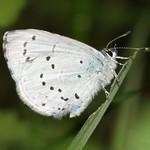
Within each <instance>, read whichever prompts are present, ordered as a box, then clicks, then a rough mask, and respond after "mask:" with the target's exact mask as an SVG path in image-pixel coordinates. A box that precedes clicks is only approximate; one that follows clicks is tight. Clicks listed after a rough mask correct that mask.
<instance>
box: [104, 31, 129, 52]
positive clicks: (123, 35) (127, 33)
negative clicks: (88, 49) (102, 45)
mask: <svg viewBox="0 0 150 150" xmlns="http://www.w3.org/2000/svg"><path fill="white" fill-rule="evenodd" d="M130 33H131V31H127V32H126V33H124V34H122V35H120V36H118V37H116V38H114V39H113V40H111V41H110V42H109V43H108V44H107V45H106V49H108V47H109V45H110V44H111V43H113V42H114V41H116V40H118V39H120V38H122V37H125V36H127V35H129V34H130Z"/></svg>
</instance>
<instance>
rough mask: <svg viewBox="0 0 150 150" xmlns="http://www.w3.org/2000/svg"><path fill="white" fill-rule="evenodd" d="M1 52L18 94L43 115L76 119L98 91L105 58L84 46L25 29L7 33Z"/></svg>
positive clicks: (62, 37)
mask: <svg viewBox="0 0 150 150" xmlns="http://www.w3.org/2000/svg"><path fill="white" fill-rule="evenodd" d="M3 48H4V53H5V58H6V60H7V63H8V67H9V69H10V70H11V75H12V77H13V79H14V80H15V82H16V87H17V91H18V94H19V95H20V97H21V99H22V100H23V101H24V103H26V104H27V105H28V106H30V107H31V108H32V109H33V110H35V111H36V112H39V113H41V114H43V115H47V116H54V117H55V118H61V117H62V116H64V115H66V114H70V117H75V116H78V115H80V113H81V112H82V111H83V110H84V109H85V108H86V107H87V105H88V104H89V103H90V101H91V100H92V96H94V95H95V93H96V92H97V91H98V90H99V89H100V88H101V84H100V80H99V78H100V76H99V74H98V73H97V72H96V70H97V69H98V67H99V68H102V67H103V65H104V64H103V61H104V60H105V57H104V55H103V54H102V53H100V52H98V51H97V50H95V49H94V48H92V47H90V46H88V45H86V44H83V43H81V42H78V41H76V40H73V39H70V38H67V37H64V36H60V35H57V34H52V33H49V32H46V31H42V30H34V29H27V30H15V31H11V32H7V33H6V34H5V35H4V44H3ZM112 78H113V76H112V77H111V79H112Z"/></svg>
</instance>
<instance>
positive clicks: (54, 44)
mask: <svg viewBox="0 0 150 150" xmlns="http://www.w3.org/2000/svg"><path fill="white" fill-rule="evenodd" d="M55 47H56V45H55V44H54V45H53V47H52V52H54V49H55Z"/></svg>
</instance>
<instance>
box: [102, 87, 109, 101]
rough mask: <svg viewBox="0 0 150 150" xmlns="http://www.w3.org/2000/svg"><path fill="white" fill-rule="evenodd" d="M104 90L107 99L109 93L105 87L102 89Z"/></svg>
mask: <svg viewBox="0 0 150 150" xmlns="http://www.w3.org/2000/svg"><path fill="white" fill-rule="evenodd" d="M102 90H103V91H104V92H105V95H106V98H107V97H108V96H109V92H108V91H107V90H106V89H105V87H102Z"/></svg>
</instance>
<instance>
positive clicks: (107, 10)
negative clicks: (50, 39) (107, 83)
mask: <svg viewBox="0 0 150 150" xmlns="http://www.w3.org/2000/svg"><path fill="white" fill-rule="evenodd" d="M25 28H36V29H43V30H47V31H49V32H54V33H58V34H61V35H65V36H68V37H71V38H74V39H77V40H79V41H82V42H84V43H87V44H88V45H91V46H93V47H95V48H96V49H98V50H100V49H102V48H103V47H105V46H106V44H107V43H108V42H109V41H110V40H112V39H113V38H115V37H116V36H119V35H121V34H123V33H125V32H126V31H128V30H131V31H132V34H131V35H129V36H128V37H126V38H123V39H120V40H118V41H116V44H117V46H133V47H148V46H149V47H150V42H149V41H150V1H149V0H132V1H131V0H120V1H119V0H116V1H115V0H112V1H106V0H101V1H100V0H72V1H71V0H39V1H37V0H11V1H10V0H0V39H1V40H0V42H1V44H2V37H3V34H4V32H6V31H8V30H15V29H25ZM112 46H114V45H112ZM132 54H133V51H131V50H124V51H121V52H119V55H121V56H130V55H132ZM0 64H1V65H0V66H1V67H0V150H48V149H49V150H66V149H67V147H68V145H69V144H70V143H71V141H72V140H73V138H74V137H75V135H76V134H77V133H78V131H79V130H80V128H81V127H82V125H83V124H84V122H85V121H86V119H87V118H88V116H89V115H90V114H91V113H93V112H94V111H95V110H96V109H97V108H98V107H99V106H100V105H101V103H102V102H104V100H105V95H104V93H103V92H99V94H98V95H97V96H96V97H95V99H94V100H93V101H92V103H91V104H90V105H89V107H88V108H87V109H86V110H85V111H84V113H82V114H81V116H79V117H76V118H73V119H69V118H68V117H65V118H63V119H62V120H55V119H53V118H51V117H44V116H41V115H39V114H36V113H35V112H33V111H32V110H30V108H28V107H27V106H26V105H24V104H23V103H22V102H21V100H20V99H19V98H18V96H17V93H16V90H15V83H14V82H13V80H12V79H11V77H10V73H9V71H8V68H7V65H6V62H5V60H4V57H3V50H2V48H1V51H0ZM149 64H150V53H143V52H139V53H138V57H137V59H136V60H135V62H134V64H133V65H132V68H131V69H130V72H129V74H128V76H127V78H126V80H125V81H124V84H123V85H122V86H121V89H120V90H119V92H118V94H117V96H116V98H115V99H114V102H113V104H112V105H111V107H110V108H109V110H108V111H107V113H106V114H105V116H104V117H103V120H102V122H101V123H100V124H99V126H98V127H97V128H96V130H95V132H94V133H93V135H92V136H91V138H90V140H89V141H88V143H87V144H86V146H85V148H84V149H85V150H91V149H92V150H134V149H136V150H150V79H149V77H150V67H149ZM89 86H90V85H89ZM87 88H88V87H87ZM108 88H109V87H108Z"/></svg>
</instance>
